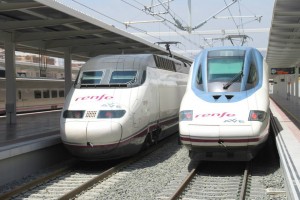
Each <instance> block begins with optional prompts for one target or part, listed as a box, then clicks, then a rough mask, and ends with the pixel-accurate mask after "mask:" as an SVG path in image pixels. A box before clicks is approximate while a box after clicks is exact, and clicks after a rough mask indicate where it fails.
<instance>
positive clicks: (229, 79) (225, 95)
mask: <svg viewBox="0 0 300 200" xmlns="http://www.w3.org/2000/svg"><path fill="white" fill-rule="evenodd" d="M268 80H269V79H268V67H267V64H266V62H265V61H264V60H263V57H262V55H261V54H260V52H259V51H258V50H256V49H254V48H250V47H215V48H210V49H205V50H203V51H202V52H201V53H200V55H199V56H197V57H196V59H195V60H194V63H193V64H192V66H191V72H190V76H189V82H188V85H187V90H186V93H185V95H184V97H183V100H182V102H181V107H180V117H179V118H180V119H179V120H180V121H179V133H180V141H181V143H182V144H184V145H185V146H186V147H187V148H188V149H189V151H190V157H192V158H194V157H195V158H198V159H200V160H228V161H230V160H233V161H234V160H251V159H252V158H253V157H254V156H255V155H256V153H257V152H258V150H259V149H260V148H261V147H262V146H263V144H264V143H265V142H266V141H267V139H268V135H269V121H270V120H269V119H270V110H269V96H268V85H269V84H268Z"/></svg>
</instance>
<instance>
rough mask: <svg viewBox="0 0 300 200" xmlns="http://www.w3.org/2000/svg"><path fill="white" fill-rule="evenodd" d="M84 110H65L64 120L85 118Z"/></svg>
mask: <svg viewBox="0 0 300 200" xmlns="http://www.w3.org/2000/svg"><path fill="white" fill-rule="evenodd" d="M83 115H84V110H65V111H64V113H63V118H76V119H80V118H83Z"/></svg>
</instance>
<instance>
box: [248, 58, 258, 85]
mask: <svg viewBox="0 0 300 200" xmlns="http://www.w3.org/2000/svg"><path fill="white" fill-rule="evenodd" d="M256 83H257V70H256V67H255V65H254V64H253V63H251V65H250V70H249V75H248V80H247V84H249V85H250V86H251V88H252V87H254V86H255V85H256Z"/></svg>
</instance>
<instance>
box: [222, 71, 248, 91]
mask: <svg viewBox="0 0 300 200" xmlns="http://www.w3.org/2000/svg"><path fill="white" fill-rule="evenodd" d="M241 77H243V70H242V71H240V72H239V73H238V74H236V75H235V76H234V77H232V79H231V80H230V81H228V82H227V83H226V84H225V85H224V86H223V89H224V90H227V89H228V88H229V87H230V86H231V85H232V84H233V83H234V82H237V81H238V80H239V79H240V78H241Z"/></svg>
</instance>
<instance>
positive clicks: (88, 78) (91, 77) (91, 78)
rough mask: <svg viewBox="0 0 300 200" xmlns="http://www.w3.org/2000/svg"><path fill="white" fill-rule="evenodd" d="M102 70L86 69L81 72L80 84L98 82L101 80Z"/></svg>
mask: <svg viewBox="0 0 300 200" xmlns="http://www.w3.org/2000/svg"><path fill="white" fill-rule="evenodd" d="M102 76H103V72H102V71H86V72H82V76H81V84H100V82H101V80H102Z"/></svg>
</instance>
